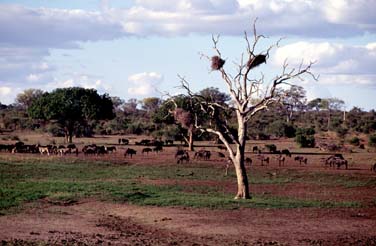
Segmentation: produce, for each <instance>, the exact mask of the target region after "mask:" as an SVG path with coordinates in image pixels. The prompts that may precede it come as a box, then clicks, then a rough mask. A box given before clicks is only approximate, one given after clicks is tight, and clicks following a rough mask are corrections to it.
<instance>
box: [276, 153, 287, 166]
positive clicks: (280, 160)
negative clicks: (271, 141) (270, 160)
mask: <svg viewBox="0 0 376 246" xmlns="http://www.w3.org/2000/svg"><path fill="white" fill-rule="evenodd" d="M285 159H286V158H285V157H284V156H282V155H280V156H279V157H278V166H281V165H283V166H284V165H285Z"/></svg>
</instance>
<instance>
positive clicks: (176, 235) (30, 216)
mask: <svg viewBox="0 0 376 246" xmlns="http://www.w3.org/2000/svg"><path fill="white" fill-rule="evenodd" d="M375 228H376V208H368V209H308V208H307V209H272V210H268V209H239V210H208V209H192V208H163V207H139V206H133V205H127V204H112V203H103V202H98V201H81V202H80V203H78V204H74V205H70V206H58V205H51V204H49V203H48V202H40V203H38V204H37V205H33V207H29V208H28V209H26V210H25V211H23V212H22V213H18V214H15V215H6V216H1V217H0V242H1V243H2V245H12V244H17V245H36V243H42V244H43V243H45V244H49V245H62V244H65V245H110V244H111V245H376V229H375Z"/></svg>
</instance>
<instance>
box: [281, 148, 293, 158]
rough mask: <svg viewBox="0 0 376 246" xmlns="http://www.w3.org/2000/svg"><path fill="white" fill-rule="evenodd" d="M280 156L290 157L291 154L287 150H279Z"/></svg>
mask: <svg viewBox="0 0 376 246" xmlns="http://www.w3.org/2000/svg"><path fill="white" fill-rule="evenodd" d="M281 154H282V155H286V156H288V157H291V152H290V150H288V149H283V150H281Z"/></svg>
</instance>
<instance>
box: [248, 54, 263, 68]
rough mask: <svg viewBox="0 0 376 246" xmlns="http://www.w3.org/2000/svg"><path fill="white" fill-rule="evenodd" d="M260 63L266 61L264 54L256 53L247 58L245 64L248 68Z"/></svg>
mask: <svg viewBox="0 0 376 246" xmlns="http://www.w3.org/2000/svg"><path fill="white" fill-rule="evenodd" d="M261 63H266V55H257V56H254V57H253V58H252V59H249V60H248V62H247V66H248V68H249V69H252V68H254V67H257V66H258V65H260V64H261Z"/></svg>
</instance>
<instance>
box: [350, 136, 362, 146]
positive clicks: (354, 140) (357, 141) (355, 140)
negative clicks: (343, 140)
mask: <svg viewBox="0 0 376 246" xmlns="http://www.w3.org/2000/svg"><path fill="white" fill-rule="evenodd" d="M349 143H350V144H351V145H354V146H359V144H360V139H359V138H358V137H353V138H351V139H350V140H349Z"/></svg>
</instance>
